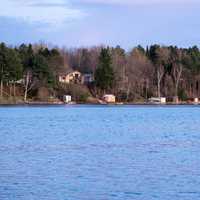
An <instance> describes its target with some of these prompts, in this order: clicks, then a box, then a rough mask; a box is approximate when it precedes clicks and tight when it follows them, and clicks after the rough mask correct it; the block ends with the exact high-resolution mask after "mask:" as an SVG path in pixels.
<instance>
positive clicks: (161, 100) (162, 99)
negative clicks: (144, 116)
mask: <svg viewBox="0 0 200 200" xmlns="http://www.w3.org/2000/svg"><path fill="white" fill-rule="evenodd" d="M166 102H167V101H166V97H151V98H150V99H149V103H152V104H166Z"/></svg>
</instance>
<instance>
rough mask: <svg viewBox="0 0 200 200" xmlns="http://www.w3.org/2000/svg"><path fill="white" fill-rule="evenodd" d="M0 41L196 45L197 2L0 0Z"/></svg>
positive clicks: (198, 38)
mask: <svg viewBox="0 0 200 200" xmlns="http://www.w3.org/2000/svg"><path fill="white" fill-rule="evenodd" d="M0 3H1V7H0V40H1V41H4V42H6V43H9V44H14V45H15V44H20V43H23V42H25V43H28V42H32V43H34V42H38V41H44V42H46V43H52V44H55V45H59V46H66V47H77V46H93V45H99V44H105V45H112V46H116V45H120V46H122V47H124V48H126V49H130V48H131V47H133V46H135V45H138V44H141V45H143V46H146V45H150V44H154V43H159V44H163V45H171V44H172V45H178V46H192V45H198V46H199V42H200V20H199V19H200V12H199V10H200V1H199V0H0Z"/></svg>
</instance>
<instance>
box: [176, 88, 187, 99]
mask: <svg viewBox="0 0 200 200" xmlns="http://www.w3.org/2000/svg"><path fill="white" fill-rule="evenodd" d="M178 97H179V99H180V100H182V101H186V100H187V99H188V96H187V94H186V92H185V90H184V89H179V90H178Z"/></svg>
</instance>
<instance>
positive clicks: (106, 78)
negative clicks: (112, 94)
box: [95, 48, 114, 92]
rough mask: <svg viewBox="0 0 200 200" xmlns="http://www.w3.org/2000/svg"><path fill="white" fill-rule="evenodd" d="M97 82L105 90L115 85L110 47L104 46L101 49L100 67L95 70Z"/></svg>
mask: <svg viewBox="0 0 200 200" xmlns="http://www.w3.org/2000/svg"><path fill="white" fill-rule="evenodd" d="M95 83H96V86H97V87H99V88H100V89H101V90H103V91H104V92H105V91H106V90H109V89H112V87H113V83H114V72H113V68H112V61H111V56H110V53H109V48H102V50H101V53H100V56H99V63H98V67H97V69H96V72H95Z"/></svg>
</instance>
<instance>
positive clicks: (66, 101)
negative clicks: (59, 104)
mask: <svg viewBox="0 0 200 200" xmlns="http://www.w3.org/2000/svg"><path fill="white" fill-rule="evenodd" d="M63 101H64V102H65V103H70V102H71V101H72V97H71V96H70V95H64V97H63Z"/></svg>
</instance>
